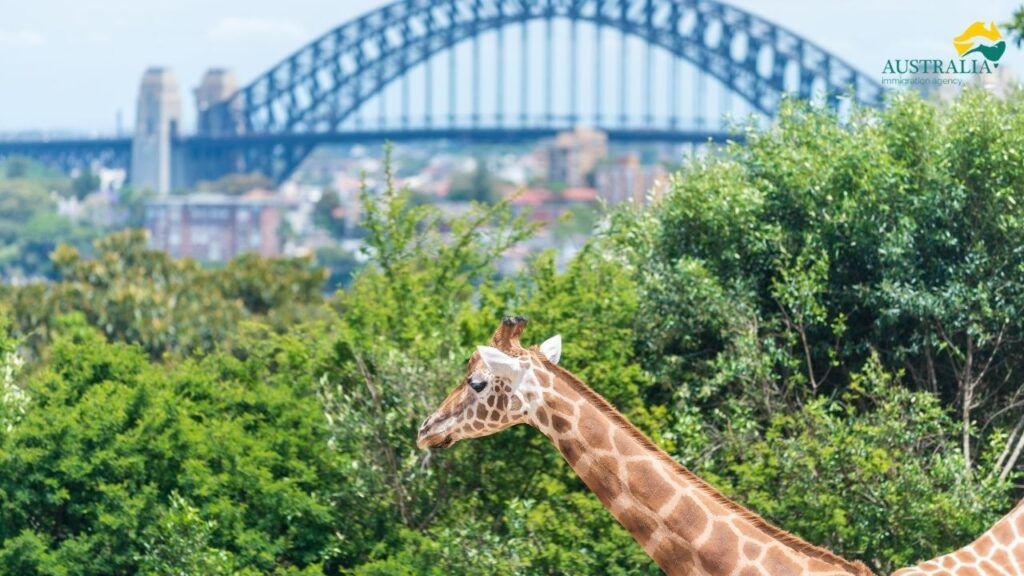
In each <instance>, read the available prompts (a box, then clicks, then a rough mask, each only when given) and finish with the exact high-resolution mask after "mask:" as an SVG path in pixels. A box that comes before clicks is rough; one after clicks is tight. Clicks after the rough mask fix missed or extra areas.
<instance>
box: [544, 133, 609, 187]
mask: <svg viewBox="0 0 1024 576" xmlns="http://www.w3.org/2000/svg"><path fill="white" fill-rule="evenodd" d="M607 156H608V135H607V134H605V133H604V132H601V131H599V130H593V129H591V128H583V127H578V128H576V129H575V130H573V131H572V132H560V133H559V134H558V136H556V137H555V139H554V140H553V141H551V142H548V143H547V144H546V145H545V146H544V148H543V149H542V150H541V160H542V162H543V163H544V164H545V167H546V173H547V180H548V181H549V182H561V183H564V184H565V185H566V186H570V187H579V186H587V185H588V178H589V176H590V175H591V173H593V171H594V168H596V167H597V165H598V164H599V163H600V162H601V161H602V160H604V159H605V158H606V157H607Z"/></svg>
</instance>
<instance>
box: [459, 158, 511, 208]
mask: <svg viewBox="0 0 1024 576" xmlns="http://www.w3.org/2000/svg"><path fill="white" fill-rule="evenodd" d="M496 184H497V181H496V180H495V178H494V176H492V175H491V170H490V167H488V166H487V160H486V159H484V158H482V157H478V158H476V159H475V160H474V162H473V169H472V170H471V171H469V172H462V173H458V174H455V176H454V177H453V178H452V184H451V189H450V190H448V196H447V198H448V199H449V200H456V201H463V202H469V201H472V202H483V203H487V204H493V203H494V202H496V201H497V200H498V190H497V188H496Z"/></svg>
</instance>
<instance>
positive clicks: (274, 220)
mask: <svg viewBox="0 0 1024 576" xmlns="http://www.w3.org/2000/svg"><path fill="white" fill-rule="evenodd" d="M281 212H282V207H281V205H280V202H279V201H278V200H277V199H276V198H275V197H273V196H271V195H269V194H265V193H259V194H252V195H249V194H247V195H245V196H227V195H224V194H192V195H189V196H169V197H163V198H160V199H157V200H151V201H149V202H147V203H146V212H145V222H146V229H147V230H148V231H149V242H150V245H151V246H152V247H153V248H154V249H156V250H163V251H165V252H167V253H169V254H170V255H171V256H173V257H174V258H186V257H187V258H195V259H197V260H202V261H206V262H224V261H227V260H230V259H232V258H234V257H235V256H237V255H239V254H242V253H244V252H255V253H257V254H259V255H260V256H277V255H278V254H280V252H281V240H280V238H279V234H278V231H279V228H280V227H281Z"/></svg>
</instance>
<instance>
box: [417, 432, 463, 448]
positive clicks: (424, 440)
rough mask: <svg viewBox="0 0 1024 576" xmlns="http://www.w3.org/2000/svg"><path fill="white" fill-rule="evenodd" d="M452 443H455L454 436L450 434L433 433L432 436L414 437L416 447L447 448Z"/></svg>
mask: <svg viewBox="0 0 1024 576" xmlns="http://www.w3.org/2000/svg"><path fill="white" fill-rule="evenodd" d="M452 444H455V438H453V437H452V435H451V434H444V435H442V434H434V435H432V436H423V435H422V434H421V435H420V437H419V438H417V439H416V446H417V447H418V448H421V449H423V448H448V447H449V446H451V445H452Z"/></svg>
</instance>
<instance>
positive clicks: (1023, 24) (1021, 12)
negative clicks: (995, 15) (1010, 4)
mask: <svg viewBox="0 0 1024 576" xmlns="http://www.w3.org/2000/svg"><path fill="white" fill-rule="evenodd" d="M1003 26H1004V27H1005V28H1006V29H1007V32H1009V33H1010V34H1011V35H1012V36H1013V38H1014V41H1015V42H1016V43H1017V48H1020V47H1021V45H1022V44H1024V6H1021V7H1020V8H1017V9H1016V10H1014V11H1013V15H1012V16H1011V17H1010V20H1009V21H1008V22H1004V23H1003Z"/></svg>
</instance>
